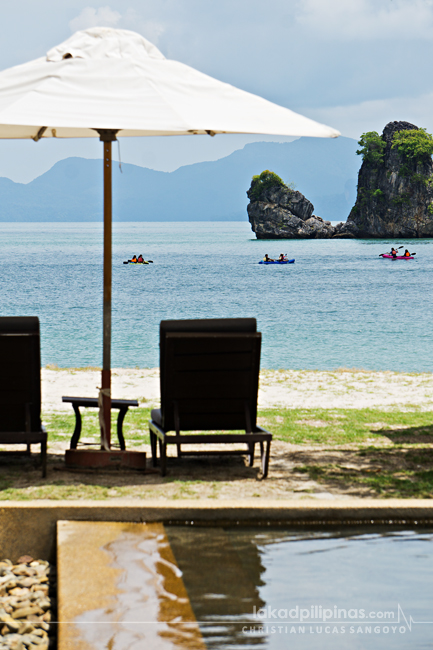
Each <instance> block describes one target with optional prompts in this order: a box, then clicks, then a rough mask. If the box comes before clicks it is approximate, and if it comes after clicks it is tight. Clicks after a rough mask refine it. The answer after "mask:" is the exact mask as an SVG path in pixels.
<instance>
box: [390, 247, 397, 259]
mask: <svg viewBox="0 0 433 650" xmlns="http://www.w3.org/2000/svg"><path fill="white" fill-rule="evenodd" d="M391 255H392V256H393V257H397V251H396V250H395V248H392V249H391Z"/></svg>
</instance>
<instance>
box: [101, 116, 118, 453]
mask: <svg viewBox="0 0 433 650" xmlns="http://www.w3.org/2000/svg"><path fill="white" fill-rule="evenodd" d="M98 133H99V136H100V140H101V141H102V142H103V143H104V159H103V165H104V300H103V339H102V378H101V391H100V399H99V409H100V410H99V421H100V424H101V449H105V450H109V449H110V448H111V286H112V183H111V180H112V179H111V143H112V142H113V141H114V140H116V133H117V131H114V130H111V129H100V130H98Z"/></svg>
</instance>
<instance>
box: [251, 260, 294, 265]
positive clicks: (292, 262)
mask: <svg viewBox="0 0 433 650" xmlns="http://www.w3.org/2000/svg"><path fill="white" fill-rule="evenodd" d="M294 263H295V260H284V262H279V261H278V260H276V261H275V262H265V261H264V260H260V262H259V264H294Z"/></svg>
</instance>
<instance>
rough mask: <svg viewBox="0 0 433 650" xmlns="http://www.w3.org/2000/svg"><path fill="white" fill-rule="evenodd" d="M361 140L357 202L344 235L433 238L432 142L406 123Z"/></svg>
mask: <svg viewBox="0 0 433 650" xmlns="http://www.w3.org/2000/svg"><path fill="white" fill-rule="evenodd" d="M401 132H406V133H404V134H402V133H401ZM363 138H364V142H363V141H362V138H361V140H360V144H361V145H362V144H363V145H364V148H363V149H362V151H361V153H362V154H363V158H364V160H363V163H362V165H361V169H360V171H359V176H358V191H357V198H356V203H355V206H354V207H353V208H352V211H351V212H350V215H349V217H348V220H347V224H346V230H350V231H351V232H352V233H353V234H354V235H355V236H356V237H378V238H379V237H380V238H382V237H392V238H399V239H403V238H404V239H408V238H411V237H432V236H433V203H432V201H433V162H432V158H431V152H432V151H433V144H432V143H433V140H432V138H431V136H429V135H428V134H427V133H425V131H424V130H422V129H419V128H418V127H417V126H415V125H414V124H410V123H409V122H390V123H389V124H387V125H386V127H385V128H384V130H383V133H382V135H381V136H379V135H378V134H377V133H374V132H370V133H367V134H364V136H363ZM399 143H400V144H399Z"/></svg>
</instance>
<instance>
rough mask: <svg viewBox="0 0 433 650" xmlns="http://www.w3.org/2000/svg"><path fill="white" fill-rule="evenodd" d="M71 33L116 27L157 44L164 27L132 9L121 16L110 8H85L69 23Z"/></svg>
mask: <svg viewBox="0 0 433 650" xmlns="http://www.w3.org/2000/svg"><path fill="white" fill-rule="evenodd" d="M69 27H70V29H71V32H76V31H78V30H81V29H88V28H89V27H117V28H119V29H122V28H123V29H131V30H133V31H135V32H139V33H140V34H142V35H143V36H144V37H145V38H147V39H148V40H149V41H151V42H152V43H155V44H156V43H157V42H158V40H159V37H160V36H161V34H163V32H164V30H165V27H164V25H163V23H161V22H158V21H157V20H145V19H143V18H142V17H141V15H140V14H138V13H137V11H136V10H135V9H134V8H131V7H129V8H128V9H126V11H125V12H124V13H123V14H121V13H119V12H118V11H115V10H113V9H111V7H109V6H106V7H98V8H96V7H85V8H84V9H83V10H82V11H81V13H80V14H79V15H78V16H77V17H76V18H73V19H72V20H71V21H70V22H69Z"/></svg>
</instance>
